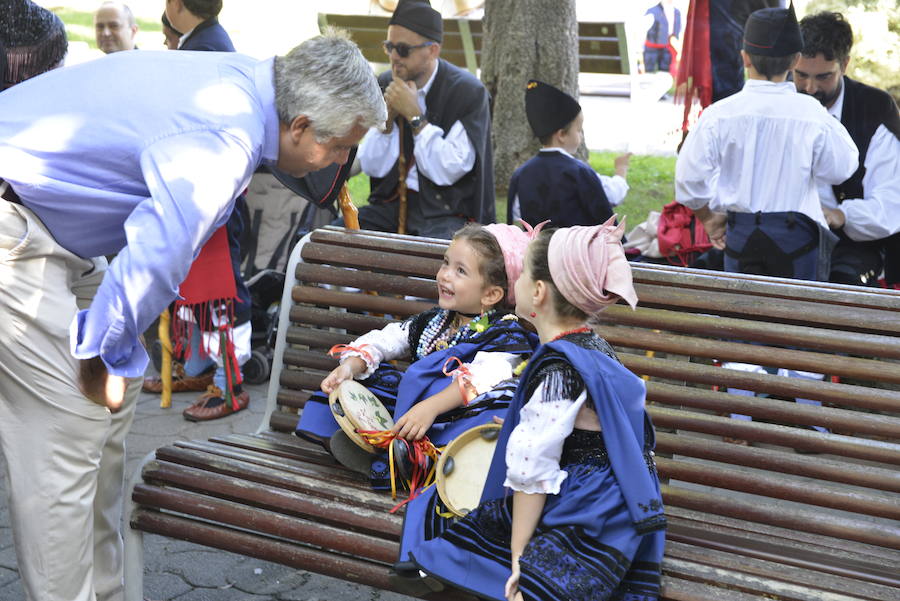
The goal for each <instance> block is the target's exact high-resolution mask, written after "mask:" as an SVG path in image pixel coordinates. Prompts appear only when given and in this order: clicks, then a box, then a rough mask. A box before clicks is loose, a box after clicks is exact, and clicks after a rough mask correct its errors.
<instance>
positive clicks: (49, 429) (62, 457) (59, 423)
mask: <svg viewBox="0 0 900 601" xmlns="http://www.w3.org/2000/svg"><path fill="white" fill-rule="evenodd" d="M94 267H95V265H94V264H93V263H92V262H91V261H90V260H86V259H81V258H79V257H76V256H75V255H73V254H71V253H69V252H68V251H66V250H65V249H63V248H61V247H60V246H59V245H57V244H56V243H55V241H53V239H52V238H51V237H50V235H49V234H48V233H47V231H46V229H45V228H44V227H43V226H42V225H41V224H40V222H39V221H38V220H37V219H36V218H35V217H34V215H33V214H32V213H31V212H30V211H28V210H27V209H24V208H22V207H21V206H18V205H11V204H10V203H6V202H5V201H0V282H2V285H0V312H2V314H3V316H4V317H3V319H0V445H2V450H3V453H4V455H5V457H6V462H7V467H8V474H9V483H10V486H9V500H10V503H9V508H10V520H11V523H12V528H13V538H14V541H15V544H16V555H17V560H18V568H19V573H20V576H21V578H22V586H23V588H24V590H25V594H26V597H27V598H28V599H40V600H41V601H48V600H49V601H57V600H59V601H73V600H75V601H93V599H94V598H95V597H94V584H93V569H94V565H95V559H94V556H93V554H94V540H93V522H94V519H93V508H94V497H95V493H96V490H97V477H98V473H99V470H100V464H101V456H102V447H103V444H104V443H105V441H106V440H107V437H108V435H109V426H110V422H111V414H110V413H109V411H108V410H107V409H106V408H105V407H101V406H100V405H97V404H95V403H92V402H91V401H89V400H88V399H86V398H85V397H84V396H83V395H82V394H81V392H80V391H79V389H78V385H77V373H78V370H77V368H78V364H77V361H76V360H75V359H74V358H73V357H72V355H71V354H70V353H69V326H70V324H71V322H72V319H73V318H74V316H75V312H76V300H75V295H74V294H73V291H72V289H71V282H73V281H76V280H78V279H79V277H80V276H81V275H82V274H84V273H86V272H90V271H91V270H92V269H93V268H94ZM120 494H121V493H120Z"/></svg>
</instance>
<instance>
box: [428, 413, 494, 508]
mask: <svg viewBox="0 0 900 601" xmlns="http://www.w3.org/2000/svg"><path fill="white" fill-rule="evenodd" d="M500 428H501V426H500V425H499V424H484V425H481V426H475V427H474V428H470V429H469V430H466V431H465V432H463V433H462V434H460V435H459V436H457V437H456V438H454V439H453V440H451V441H450V444H448V445H447V446H446V447H444V450H443V452H442V453H441V456H440V458H439V459H438V463H437V466H436V469H435V471H436V475H435V481H436V484H437V491H438V496H440V498H441V501H442V502H443V503H444V505H445V506H446V507H447V509H449V510H450V511H451V512H452V513H453V514H454V515H457V516H460V517H462V516H464V515H466V514H467V513H469V512H470V511H472V510H473V509H475V507H477V506H478V502H479V501H480V500H481V492H482V491H483V490H484V483H485V480H487V474H488V470H489V469H490V467H491V460H492V459H493V458H494V449H495V448H496V446H497V437H498V435H499V434H500Z"/></svg>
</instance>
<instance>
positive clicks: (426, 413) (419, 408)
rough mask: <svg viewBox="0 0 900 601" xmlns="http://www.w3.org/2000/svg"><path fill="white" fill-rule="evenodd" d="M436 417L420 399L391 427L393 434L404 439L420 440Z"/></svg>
mask: <svg viewBox="0 0 900 601" xmlns="http://www.w3.org/2000/svg"><path fill="white" fill-rule="evenodd" d="M436 417H437V415H436V414H435V412H434V410H433V409H431V408H430V407H429V406H428V404H427V400H426V401H421V402H419V403H416V404H415V405H413V406H412V408H411V409H410V410H409V411H407V412H406V413H404V414H403V415H402V416H401V417H400V419H398V420H397V423H395V424H394V427H393V428H392V430H393V432H394V434H396V435H397V436H399V437H400V438H405V439H406V440H421V439H422V437H424V436H425V433H426V432H428V428H430V427H431V424H433V423H434V419H435V418H436Z"/></svg>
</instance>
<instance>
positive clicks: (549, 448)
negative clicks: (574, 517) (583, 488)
mask: <svg viewBox="0 0 900 601" xmlns="http://www.w3.org/2000/svg"><path fill="white" fill-rule="evenodd" d="M586 400H587V393H586V392H585V391H584V390H582V392H581V394H579V395H578V398H576V399H574V400H572V399H566V398H560V399H555V400H547V399H545V398H544V383H543V382H542V383H541V384H539V385H538V386H537V388H536V389H535V391H534V393H533V394H532V395H531V398H529V399H528V402H527V403H525V405H524V406H523V407H522V411H521V413H520V415H519V423H518V425H516V427H515V428H514V429H513V431H512V434H510V436H509V441H508V442H507V444H506V481H505V482H504V483H503V485H504V486H506V487H507V488H511V489H513V490H515V491H519V492H524V493H529V494H536V493H544V494H548V495H555V494H558V493H559V487H560V485H561V484H562V483H563V481H564V480H565V479H566V477H567V476H568V475H569V474H568V472H566V471H565V470H563V469H561V468H560V465H559V461H560V457H561V456H562V450H563V443H565V440H566V438H568V436H569V435H570V434H571V433H572V430H573V429H574V428H575V418H576V417H577V416H578V412H579V411H580V410H581V408H582V406H584V403H585V401H586Z"/></svg>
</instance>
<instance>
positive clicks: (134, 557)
mask: <svg viewBox="0 0 900 601" xmlns="http://www.w3.org/2000/svg"><path fill="white" fill-rule="evenodd" d="M155 457H156V451H151V452H149V453H147V455H146V456H145V457H144V458H143V459H141V461H140V463H139V464H138V466H137V468H136V469H135V471H134V472H133V473H132V474H131V477H130V478H129V479H128V482H127V483H126V486H125V499H124V505H123V511H122V516H123V521H124V524H123V525H122V538H123V539H124V543H125V601H144V533H143V532H141V531H140V530H135V529H133V528H132V527H131V516H132V514H133V513H134V510H135V504H134V500H132V494H133V493H134V487H135V485H136V484H137V483H138V482H140V481H141V472H142V471H143V470H144V466H145V465H147V463H149V462H150V461H152V460H153V459H155Z"/></svg>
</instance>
